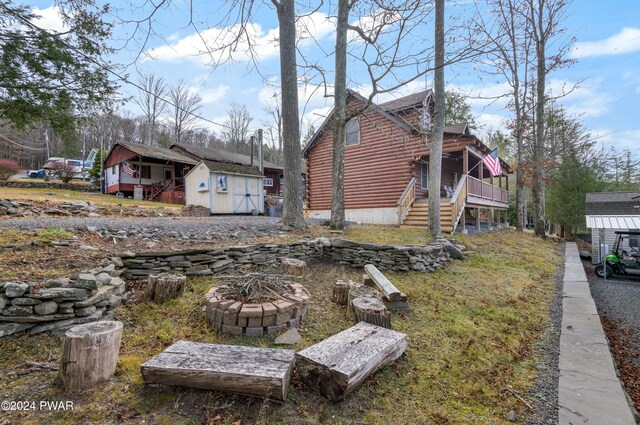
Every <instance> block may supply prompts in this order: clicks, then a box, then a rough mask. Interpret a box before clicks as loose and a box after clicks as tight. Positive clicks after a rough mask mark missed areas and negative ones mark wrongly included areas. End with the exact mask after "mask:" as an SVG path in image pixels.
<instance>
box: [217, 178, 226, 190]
mask: <svg viewBox="0 0 640 425" xmlns="http://www.w3.org/2000/svg"><path fill="white" fill-rule="evenodd" d="M216 189H218V190H227V189H228V186H227V176H221V175H218V176H217V177H216Z"/></svg>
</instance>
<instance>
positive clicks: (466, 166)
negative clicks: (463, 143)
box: [462, 147, 469, 176]
mask: <svg viewBox="0 0 640 425" xmlns="http://www.w3.org/2000/svg"><path fill="white" fill-rule="evenodd" d="M462 172H464V174H465V176H466V175H467V173H468V172H469V151H468V150H467V148H466V147H465V148H464V150H463V151H462Z"/></svg>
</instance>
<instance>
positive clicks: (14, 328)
mask: <svg viewBox="0 0 640 425" xmlns="http://www.w3.org/2000/svg"><path fill="white" fill-rule="evenodd" d="M31 327H33V323H5V324H0V338H3V337H5V336H9V335H13V334H15V333H18V332H22V331H26V330H27V329H30V328H31Z"/></svg>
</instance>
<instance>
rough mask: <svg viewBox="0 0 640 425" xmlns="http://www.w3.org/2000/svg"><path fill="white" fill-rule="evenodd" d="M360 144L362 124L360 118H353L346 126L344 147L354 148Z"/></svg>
mask: <svg viewBox="0 0 640 425" xmlns="http://www.w3.org/2000/svg"><path fill="white" fill-rule="evenodd" d="M359 143H360V123H359V122H358V118H352V119H350V120H349V121H347V124H346V125H345V126H344V145H345V146H353V145H357V144H359Z"/></svg>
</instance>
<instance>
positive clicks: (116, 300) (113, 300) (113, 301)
mask: <svg viewBox="0 0 640 425" xmlns="http://www.w3.org/2000/svg"><path fill="white" fill-rule="evenodd" d="M121 304H122V297H119V296H117V295H115V294H114V295H111V297H109V308H118V307H120V305H121Z"/></svg>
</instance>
